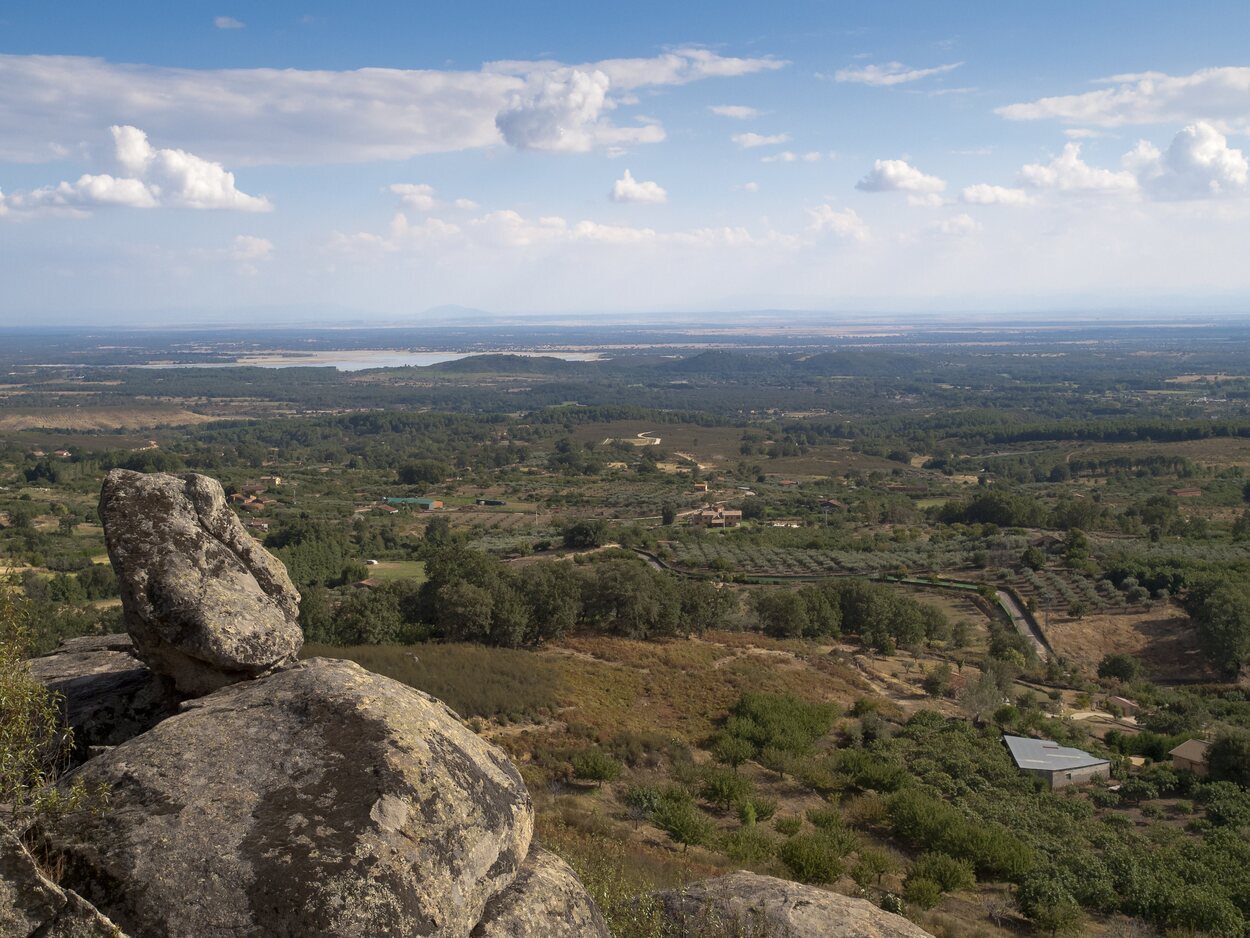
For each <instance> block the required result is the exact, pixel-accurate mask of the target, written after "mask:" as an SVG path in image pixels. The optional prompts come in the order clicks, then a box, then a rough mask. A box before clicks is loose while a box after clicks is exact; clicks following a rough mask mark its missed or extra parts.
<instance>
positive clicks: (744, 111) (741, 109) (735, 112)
mask: <svg viewBox="0 0 1250 938" xmlns="http://www.w3.org/2000/svg"><path fill="white" fill-rule="evenodd" d="M708 110H709V111H711V112H712V113H713V114H716V115H718V116H720V117H729V118H732V119H733V120H736V121H745V120H751V119H752V118H755V117H759V116H760V112H759V111H757V110H756V109H755V108H753V107H747V106H746V105H743V104H713V105H712V106H710V107H709V108H708Z"/></svg>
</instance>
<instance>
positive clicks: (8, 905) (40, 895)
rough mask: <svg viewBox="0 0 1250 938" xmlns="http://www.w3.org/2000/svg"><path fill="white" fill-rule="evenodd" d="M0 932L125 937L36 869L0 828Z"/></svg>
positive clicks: (17, 937) (13, 936)
mask: <svg viewBox="0 0 1250 938" xmlns="http://www.w3.org/2000/svg"><path fill="white" fill-rule="evenodd" d="M0 935H3V936H4V938H126V936H125V935H123V934H122V932H121V929H119V928H118V927H117V926H116V925H114V924H113V923H112V922H110V921H109V920H108V919H106V918H105V917H104V916H103V915H101V914H100V912H99V910H98V909H96V908H95V907H94V906H93V905H91V903H89V902H87V901H86V900H85V899H83V898H82V897H81V896H79V895H78V894H77V893H75V892H73V891H71V890H68V889H62V888H61V887H60V886H58V885H56V884H55V883H54V882H52V881H51V880H50V879H48V878H47V877H46V876H44V875H43V873H41V872H40V871H39V867H38V866H36V864H35V860H34V858H33V857H32V856H31V855H30V854H29V853H28V852H27V850H26V848H25V847H23V846H22V844H21V841H19V840H18V839H17V838H16V837H14V836H13V834H12V833H11V832H10V831H8V830H6V829H5V828H2V827H0Z"/></svg>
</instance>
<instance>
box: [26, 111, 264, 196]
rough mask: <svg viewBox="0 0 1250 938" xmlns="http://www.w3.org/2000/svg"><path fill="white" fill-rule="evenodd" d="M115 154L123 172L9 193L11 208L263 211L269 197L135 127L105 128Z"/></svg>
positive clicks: (88, 176)
mask: <svg viewBox="0 0 1250 938" xmlns="http://www.w3.org/2000/svg"><path fill="white" fill-rule="evenodd" d="M109 129H110V131H111V132H112V135H113V147H114V158H115V160H116V162H117V164H118V165H119V166H120V167H121V169H122V170H123V172H124V173H125V175H119V176H113V175H109V174H107V173H103V174H99V175H91V174H86V175H83V176H80V177H79V178H78V180H77V181H75V182H61V183H58V184H57V185H55V186H44V187H42V188H39V189H35V190H33V191H31V192H28V193H17V194H15V195H13V196H10V197H9V199H8V200H7V201H8V204H9V206H10V208H12V209H15V210H17V211H20V212H36V211H41V210H50V211H57V210H64V211H68V212H71V213H81V212H82V211H83V210H86V209H91V208H101V207H109V206H126V207H129V208H156V207H158V206H163V207H170V208H194V209H232V210H235V211H243V212H266V211H269V210H270V209H271V208H273V206H272V205H271V204H270V203H269V200H268V199H265V198H263V197H260V196H254V195H248V194H247V193H246V192H241V191H240V190H239V189H238V188H237V187H236V186H235V182H234V174H233V173H231V172H228V171H227V170H226V169H225V168H223V167H222V166H221V165H220V164H219V163H213V162H210V161H209V160H205V159H201V158H200V157H198V156H196V155H195V154H194V153H187V152H186V151H185V150H165V149H161V150H158V149H155V148H154V147H153V146H152V145H151V143H149V142H148V138H147V134H145V133H144V132H143V131H142V130H139V128H137V127H129V126H126V127H118V126H114V127H111V128H109Z"/></svg>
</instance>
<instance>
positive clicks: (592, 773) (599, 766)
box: [569, 747, 621, 788]
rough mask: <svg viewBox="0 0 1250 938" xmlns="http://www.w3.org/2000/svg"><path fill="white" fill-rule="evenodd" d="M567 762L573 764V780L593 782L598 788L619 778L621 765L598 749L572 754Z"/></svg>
mask: <svg viewBox="0 0 1250 938" xmlns="http://www.w3.org/2000/svg"><path fill="white" fill-rule="evenodd" d="M569 761H570V762H572V764H573V777H574V778H579V779H582V780H583V781H588V782H595V783H596V787H598V788H602V787H603V783H604V782H614V781H616V780H617V779H618V778H620V776H621V764H620V763H619V762H617V761H616V760H615V759H613V758H612V757H611V756H610V755H608V754H607V753H606V752H604V751H603V750H602V749H599V748H598V747H595V748H591V749H586V750H583V751H582V752H578V753H574V755H573V757H572V759H570V760H569Z"/></svg>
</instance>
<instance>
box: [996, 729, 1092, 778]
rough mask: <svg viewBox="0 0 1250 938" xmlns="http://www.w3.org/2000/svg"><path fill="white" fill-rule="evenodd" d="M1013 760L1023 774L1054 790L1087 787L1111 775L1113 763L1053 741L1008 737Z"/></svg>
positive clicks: (1005, 739) (1008, 747) (1004, 738)
mask: <svg viewBox="0 0 1250 938" xmlns="http://www.w3.org/2000/svg"><path fill="white" fill-rule="evenodd" d="M1003 742H1004V743H1006V745H1007V749H1008V751H1009V752H1010V753H1011V758H1012V759H1014V760H1015V762H1016V767H1017V768H1019V769H1020V771H1022V772H1028V773H1029V774H1030V775H1037V776H1039V777H1041V778H1044V779H1045V780H1046V783H1047V784H1048V785H1050V787H1051V788H1067V787H1068V786H1069V785H1083V784H1085V783H1086V782H1092V781H1094V780H1095V779H1099V778H1102V779H1105V778H1108V777H1110V775H1111V763H1110V762H1109V761H1108V760H1106V759H1100V758H1098V756H1095V755H1091V754H1090V753H1088V752H1085V751H1084V750H1081V749H1070V748H1068V747H1067V746H1060V745H1059V744H1058V743H1057V742H1055V741H1054V740H1053V739H1029V738H1027V737H1024V736H1004V737H1003Z"/></svg>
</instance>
